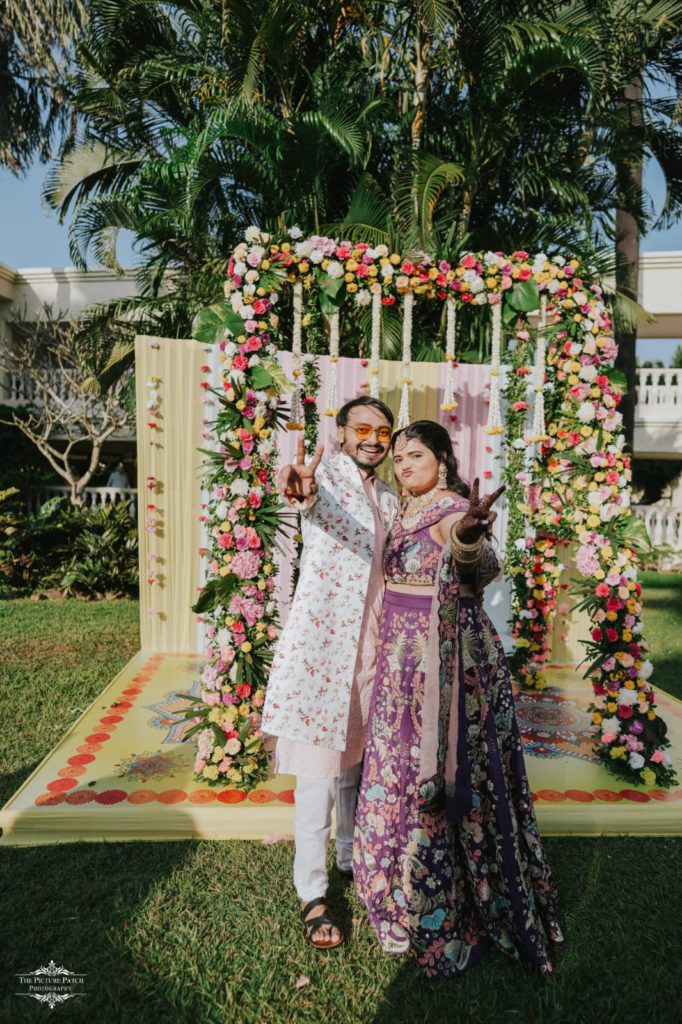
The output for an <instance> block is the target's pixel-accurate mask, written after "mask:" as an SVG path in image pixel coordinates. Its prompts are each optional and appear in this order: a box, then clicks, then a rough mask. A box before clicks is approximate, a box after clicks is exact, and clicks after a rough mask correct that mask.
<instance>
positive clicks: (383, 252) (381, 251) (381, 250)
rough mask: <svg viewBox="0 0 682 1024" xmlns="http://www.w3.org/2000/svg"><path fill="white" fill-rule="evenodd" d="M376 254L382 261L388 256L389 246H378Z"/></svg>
mask: <svg viewBox="0 0 682 1024" xmlns="http://www.w3.org/2000/svg"><path fill="white" fill-rule="evenodd" d="M376 254H377V256H378V257H379V258H380V259H382V258H383V257H384V256H388V246H387V245H377V247H376Z"/></svg>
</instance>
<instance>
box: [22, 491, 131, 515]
mask: <svg viewBox="0 0 682 1024" xmlns="http://www.w3.org/2000/svg"><path fill="white" fill-rule="evenodd" d="M70 494H71V488H70V487H59V486H50V487H41V489H40V490H39V491H34V492H33V493H32V494H31V496H30V498H29V500H28V510H29V512H30V513H31V514H32V515H36V514H37V513H38V512H39V511H40V509H41V508H42V507H43V505H44V504H45V502H46V501H49V500H50V498H55V497H57V496H64V497H67V498H68V496H69V495H70ZM126 498H130V499H131V502H130V515H131V517H132V518H133V519H136V518H137V488H136V487H86V488H85V491H84V492H83V501H84V504H85V505H87V506H88V507H89V508H96V507H97V506H104V505H109V504H111V503H112V502H114V501H124V500H125V499H126Z"/></svg>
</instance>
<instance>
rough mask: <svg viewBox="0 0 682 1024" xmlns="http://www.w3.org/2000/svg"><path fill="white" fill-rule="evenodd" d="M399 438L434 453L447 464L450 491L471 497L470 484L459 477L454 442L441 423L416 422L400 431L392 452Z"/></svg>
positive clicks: (392, 442) (394, 439) (396, 436)
mask: <svg viewBox="0 0 682 1024" xmlns="http://www.w3.org/2000/svg"><path fill="white" fill-rule="evenodd" d="M399 437H404V438H406V439H409V438H413V439H414V440H415V441H419V442H420V443H421V444H423V445H424V447H425V448H428V449H429V451H432V452H433V454H434V455H435V456H436V458H437V459H438V461H439V462H444V463H445V468H446V469H447V478H446V479H447V485H448V490H450V491H454V492H455V494H461V495H462V497H463V498H468V497H469V493H470V492H469V484H468V483H466V482H465V481H464V480H462V479H461V477H460V475H459V469H458V467H457V459H456V458H455V453H454V452H453V450H452V441H451V440H450V435H449V434H448V432H447V430H446V429H445V427H441V425H440V423H434V422H433V420H415V422H414V423H410V425H409V426H408V427H404V428H403V429H402V430H398V431H397V432H396V433H395V434H394V435H393V440H392V441H391V450H395V443H396V440H397V438H399Z"/></svg>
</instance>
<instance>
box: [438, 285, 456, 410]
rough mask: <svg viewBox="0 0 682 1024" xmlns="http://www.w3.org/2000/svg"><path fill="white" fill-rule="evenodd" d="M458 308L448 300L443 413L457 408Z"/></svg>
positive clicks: (453, 301)
mask: <svg viewBox="0 0 682 1024" xmlns="http://www.w3.org/2000/svg"><path fill="white" fill-rule="evenodd" d="M456 319H457V307H456V306H455V300H454V299H448V301H447V306H446V320H445V386H444V389H443V404H442V405H441V409H442V410H443V412H452V411H453V410H454V409H456V408H457V402H456V401H455V368H454V366H453V365H452V364H453V362H454V359H455V324H456Z"/></svg>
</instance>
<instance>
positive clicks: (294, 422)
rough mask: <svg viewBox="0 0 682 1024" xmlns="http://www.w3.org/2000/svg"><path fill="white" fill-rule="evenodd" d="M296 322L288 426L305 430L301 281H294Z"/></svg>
mask: <svg viewBox="0 0 682 1024" xmlns="http://www.w3.org/2000/svg"><path fill="white" fill-rule="evenodd" d="M293 292H294V324H293V332H292V344H291V353H292V356H293V359H292V363H293V376H294V390H293V394H292V396H291V415H290V417H289V422H288V423H287V427H288V429H289V430H303V429H304V426H305V423H304V418H303V404H302V396H301V388H302V385H303V381H302V377H301V373H302V367H303V355H302V348H301V334H302V331H301V320H302V317H303V284H302V282H301V281H294V287H293Z"/></svg>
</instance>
